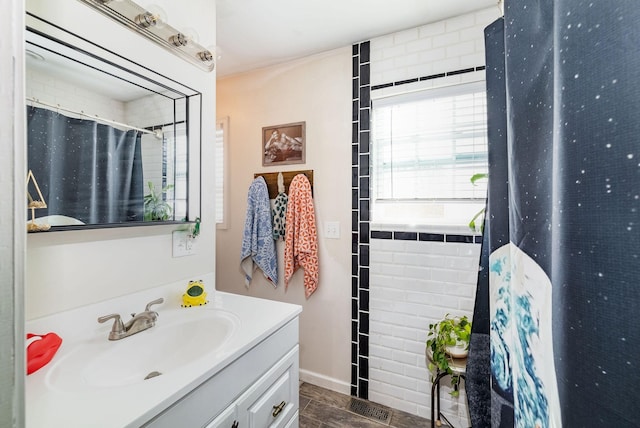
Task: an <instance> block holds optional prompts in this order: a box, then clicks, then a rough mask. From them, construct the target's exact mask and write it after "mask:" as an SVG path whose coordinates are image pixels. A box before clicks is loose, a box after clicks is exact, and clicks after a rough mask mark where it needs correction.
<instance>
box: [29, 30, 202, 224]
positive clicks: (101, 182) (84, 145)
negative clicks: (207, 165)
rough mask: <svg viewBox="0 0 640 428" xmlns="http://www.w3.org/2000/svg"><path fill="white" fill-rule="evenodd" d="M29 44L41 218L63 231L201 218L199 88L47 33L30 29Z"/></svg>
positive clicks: (33, 156)
mask: <svg viewBox="0 0 640 428" xmlns="http://www.w3.org/2000/svg"><path fill="white" fill-rule="evenodd" d="M26 49H27V52H26V59H27V61H26V95H27V143H28V168H29V169H30V170H32V171H33V174H35V176H36V177H38V182H39V184H40V188H41V190H42V193H43V196H44V198H45V199H46V201H47V204H48V207H47V208H46V209H40V210H37V212H36V219H35V221H36V222H37V223H39V224H47V223H48V224H51V225H52V226H65V227H62V228H55V227H54V230H55V229H57V230H60V229H68V228H70V226H72V227H73V228H79V227H87V226H91V227H108V226H112V225H139V224H145V222H158V221H169V222H175V221H188V220H190V217H191V218H195V216H197V215H199V213H189V207H190V204H189V181H188V178H189V177H188V171H189V147H190V144H189V129H191V126H193V123H190V122H193V121H197V120H199V117H194V116H197V115H194V114H191V115H190V114H189V110H190V105H192V104H193V98H198V99H199V97H200V94H199V93H197V92H195V91H188V90H185V88H184V87H183V86H181V85H179V84H176V85H174V86H175V87H174V86H172V85H171V84H168V83H167V82H169V83H171V82H173V81H170V80H169V79H166V78H163V77H162V76H160V75H157V74H155V73H154V72H152V71H149V70H145V73H144V74H143V73H140V72H139V71H136V72H130V71H128V70H126V69H124V68H123V67H122V66H121V65H117V64H115V63H113V62H111V61H102V60H101V59H100V58H99V57H98V56H96V54H95V52H92V53H91V54H88V53H87V52H84V51H83V50H81V49H79V48H77V47H73V46H70V45H69V44H67V43H61V42H60V41H58V40H56V39H53V38H52V37H49V36H46V35H43V34H41V33H39V32H31V31H27V45H26ZM156 78H157V80H156ZM174 83H175V82H174ZM198 102H199V101H198ZM192 110H193V109H192ZM198 137H199V136H198ZM80 225H86V226H80Z"/></svg>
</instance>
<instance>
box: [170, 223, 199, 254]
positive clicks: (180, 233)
mask: <svg viewBox="0 0 640 428" xmlns="http://www.w3.org/2000/svg"><path fill="white" fill-rule="evenodd" d="M195 244H196V242H195V239H194V238H192V237H191V234H190V233H189V232H188V231H186V230H174V231H173V257H184V256H190V255H192V254H195V253H196V249H195Z"/></svg>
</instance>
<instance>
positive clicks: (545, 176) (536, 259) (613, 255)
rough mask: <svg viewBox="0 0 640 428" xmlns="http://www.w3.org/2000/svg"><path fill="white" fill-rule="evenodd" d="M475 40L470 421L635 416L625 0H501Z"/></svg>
mask: <svg viewBox="0 0 640 428" xmlns="http://www.w3.org/2000/svg"><path fill="white" fill-rule="evenodd" d="M485 40H486V51H487V92H488V115H489V117H488V120H489V128H490V131H489V176H490V179H489V194H488V216H487V217H488V218H487V223H486V229H485V232H486V238H487V240H486V242H487V244H488V251H487V253H488V254H489V255H488V261H487V265H488V274H489V287H488V288H489V290H488V295H489V299H488V301H489V330H490V342H491V348H490V350H491V357H490V358H491V386H490V388H491V393H490V396H491V404H490V408H491V414H490V415H487V416H486V418H490V421H488V420H487V419H484V420H481V422H478V423H474V426H477V427H484V426H489V425H487V424H488V423H490V426H492V427H513V426H516V427H560V426H563V427H571V428H573V427H596V426H597V427H601V426H602V427H637V426H640V405H639V404H638V403H637V399H636V397H637V391H638V389H639V388H640V319H639V317H638V315H637V307H638V306H640V260H639V259H638V257H639V256H640V212H639V210H640V5H639V4H638V2H637V0H616V1H593V0H591V1H580V0H562V1H555V2H554V1H552V0H517V1H516V0H514V1H511V2H509V1H508V0H507V3H506V9H505V17H504V20H502V19H500V20H498V21H497V22H495V23H493V24H492V25H491V26H489V27H488V28H487V29H486V31H485ZM472 351H473V347H472V348H471V350H470V358H472V356H471V355H472ZM486 404H487V406H488V405H489V403H488V402H487V403H486ZM476 408H477V407H473V406H470V411H471V413H472V420H474V413H475V412H476V410H474V409H476ZM476 420H477V419H476Z"/></svg>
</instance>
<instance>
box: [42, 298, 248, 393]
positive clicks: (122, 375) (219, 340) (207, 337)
mask: <svg viewBox="0 0 640 428" xmlns="http://www.w3.org/2000/svg"><path fill="white" fill-rule="evenodd" d="M199 309H200V308H198V309H195V308H193V309H182V310H174V311H167V312H162V310H160V311H158V312H159V314H160V315H159V317H158V320H157V322H156V325H155V326H154V327H152V328H149V329H147V330H144V331H141V332H139V333H136V334H134V335H132V336H129V337H126V338H124V339H121V340H115V341H110V340H108V339H107V335H108V333H104V332H103V331H101V332H100V337H92V338H90V339H88V340H86V341H81V342H76V343H72V344H66V343H63V347H67V349H66V352H64V353H62V352H60V353H61V354H63V355H62V356H61V358H59V359H54V362H53V363H52V367H51V368H50V370H49V371H48V373H47V377H46V383H47V385H48V386H49V387H50V388H52V389H55V390H59V391H64V392H82V391H88V390H93V391H95V390H96V388H115V387H123V386H127V385H133V384H138V383H141V382H158V381H160V380H161V379H162V376H165V375H173V374H176V373H178V374H179V370H180V369H181V368H182V367H184V366H187V365H189V364H194V363H196V362H198V361H201V360H202V359H205V358H207V357H208V356H209V357H210V356H211V355H212V354H214V353H215V352H216V350H217V349H219V348H220V347H221V346H222V345H224V343H225V342H226V341H227V340H228V339H229V338H230V337H231V336H232V334H233V333H234V331H235V330H236V329H237V328H238V325H239V321H238V319H237V318H236V317H235V316H234V315H232V314H230V313H226V312H224V311H218V310H215V311H214V310H199ZM61 351H62V348H61ZM156 373H159V374H156ZM149 375H151V377H149ZM154 375H155V376H154ZM146 377H149V379H145V378H146Z"/></svg>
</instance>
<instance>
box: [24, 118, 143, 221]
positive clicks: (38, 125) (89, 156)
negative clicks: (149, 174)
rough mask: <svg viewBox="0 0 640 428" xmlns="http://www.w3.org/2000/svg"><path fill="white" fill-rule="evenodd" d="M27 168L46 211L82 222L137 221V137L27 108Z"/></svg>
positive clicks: (139, 187)
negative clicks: (36, 185) (38, 184)
mask: <svg viewBox="0 0 640 428" xmlns="http://www.w3.org/2000/svg"><path fill="white" fill-rule="evenodd" d="M27 142H28V165H29V168H30V169H31V170H32V171H33V173H34V174H35V175H36V176H37V177H38V181H39V183H40V187H41V190H42V193H43V194H44V197H45V198H46V200H47V202H48V205H49V206H48V208H47V209H43V210H40V211H43V212H38V214H39V216H47V215H49V216H50V215H62V216H66V217H72V218H74V219H77V220H79V221H81V222H83V223H85V224H105V223H122V222H132V221H143V219H144V215H143V214H144V212H143V211H144V207H143V192H144V180H143V175H142V153H141V133H140V132H138V131H134V130H129V131H123V130H120V129H116V128H114V127H112V126H109V125H105V124H101V123H97V122H95V121H92V120H86V119H76V118H72V117H68V116H65V115H62V114H59V113H57V112H55V111H51V110H47V109H43V108H39V107H34V106H29V107H27Z"/></svg>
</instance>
